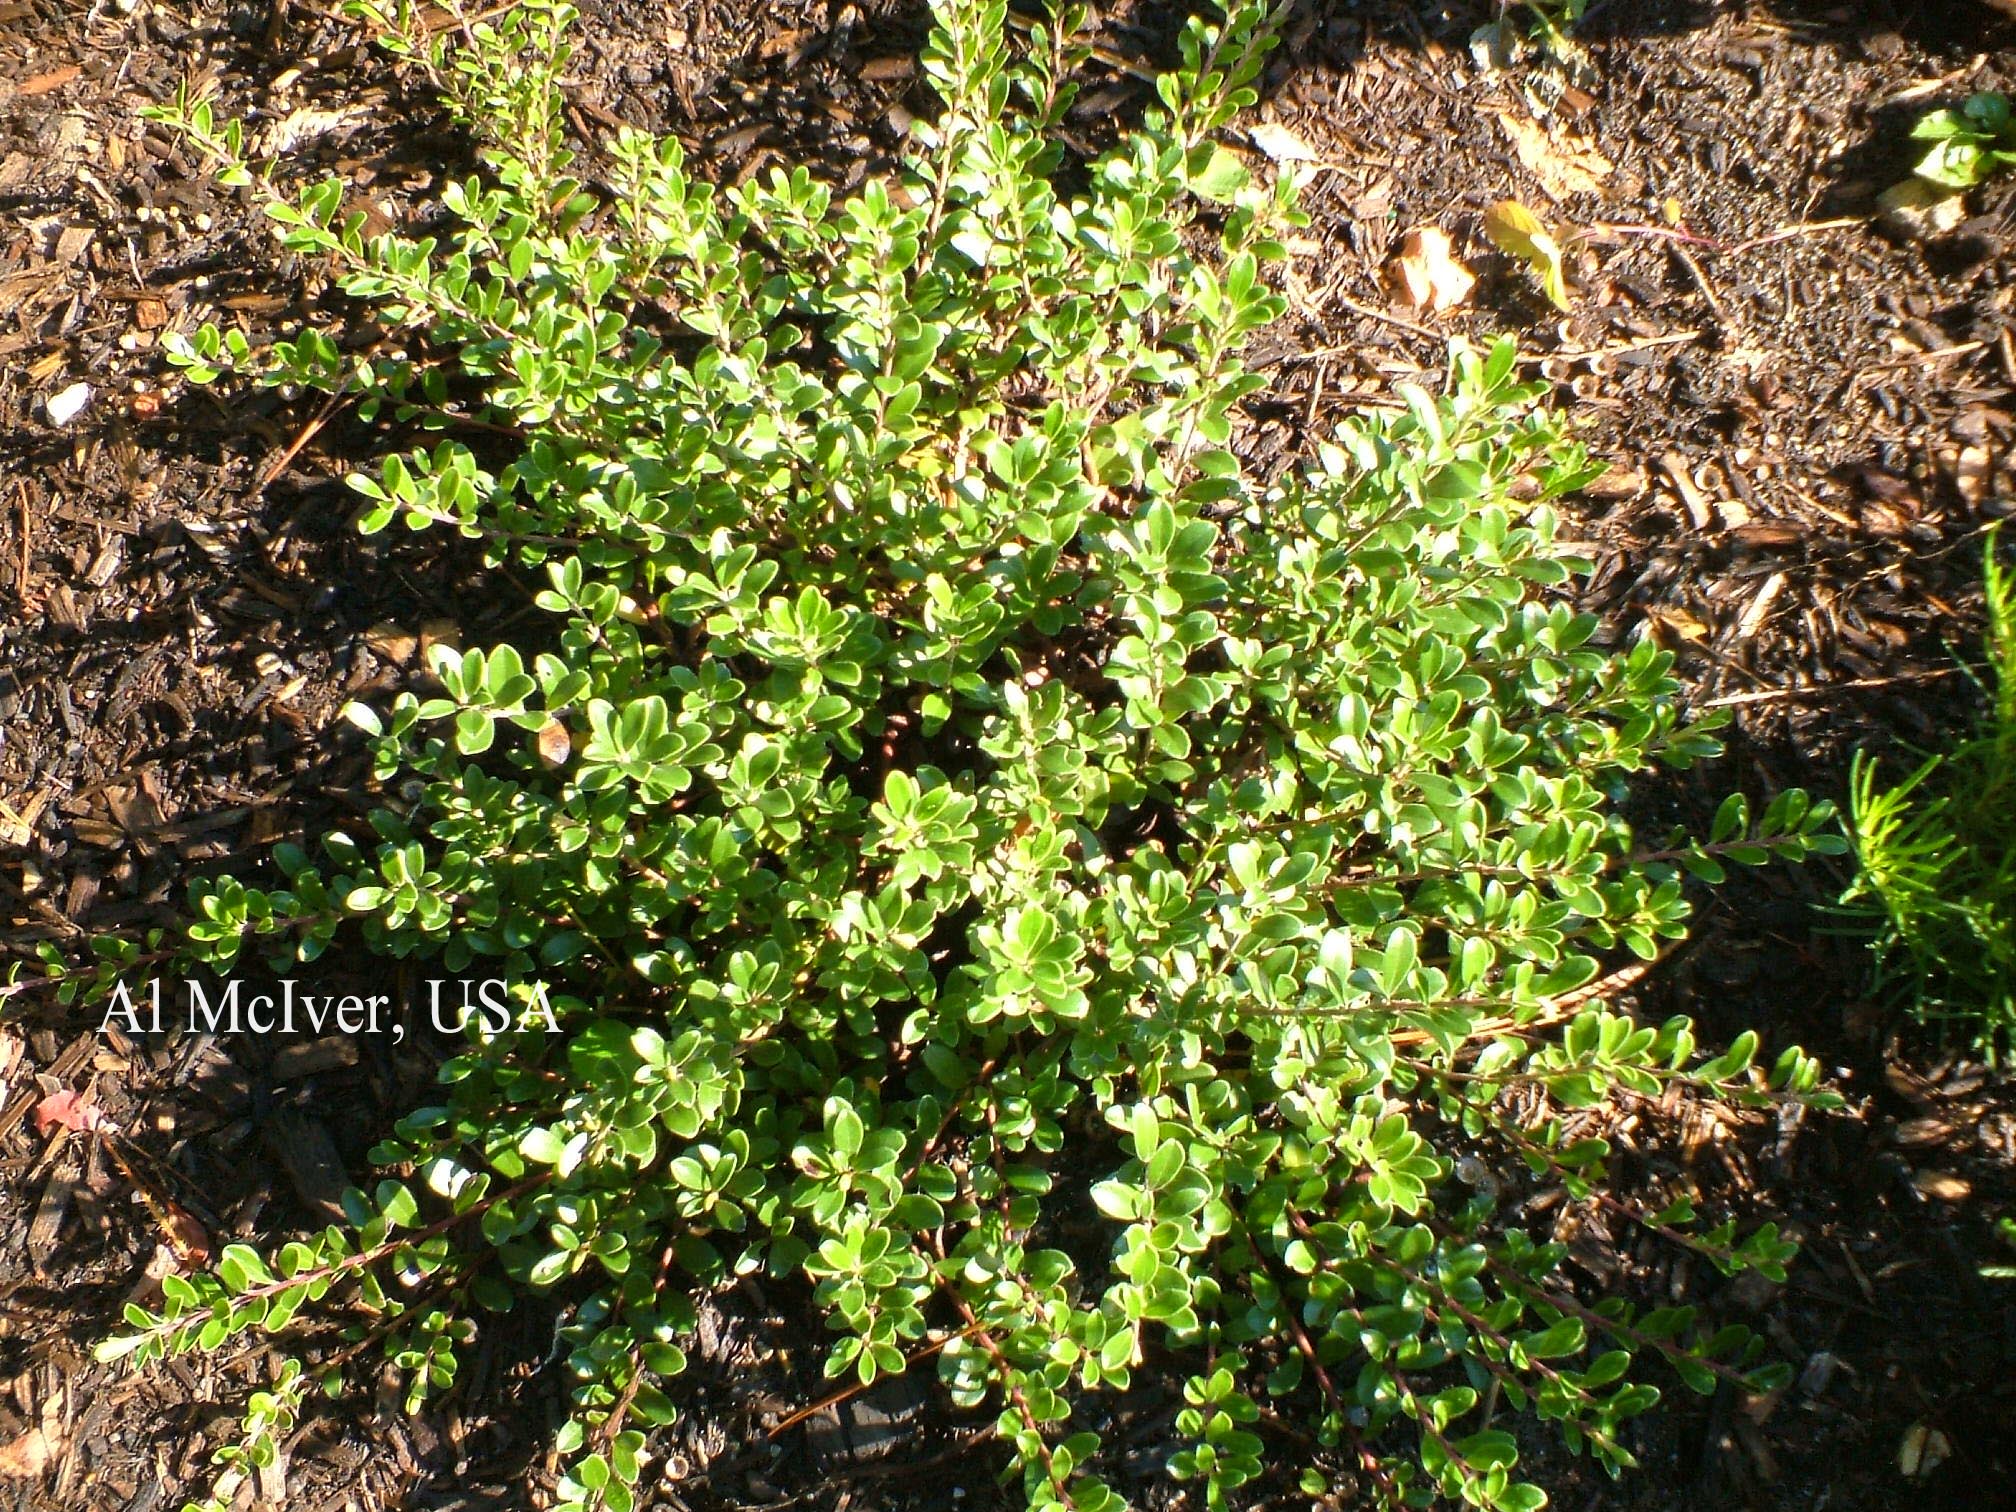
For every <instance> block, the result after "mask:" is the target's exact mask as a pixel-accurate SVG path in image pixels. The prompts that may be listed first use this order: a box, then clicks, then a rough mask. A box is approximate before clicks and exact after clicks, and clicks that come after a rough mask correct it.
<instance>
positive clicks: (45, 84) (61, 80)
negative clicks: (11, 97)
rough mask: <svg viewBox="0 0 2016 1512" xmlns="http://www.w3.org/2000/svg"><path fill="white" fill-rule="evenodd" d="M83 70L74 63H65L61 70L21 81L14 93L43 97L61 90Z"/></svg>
mask: <svg viewBox="0 0 2016 1512" xmlns="http://www.w3.org/2000/svg"><path fill="white" fill-rule="evenodd" d="M83 72H84V70H83V69H81V68H79V67H78V66H77V65H76V64H75V63H65V64H64V65H63V66H62V67H61V68H52V69H50V70H49V72H47V73H39V74H36V75H35V76H34V77H33V78H32V79H23V80H22V81H21V82H20V84H18V85H16V86H15V89H14V93H15V94H17V95H21V96H24V97H25V96H29V95H45V94H47V93H49V91H50V90H52V89H61V88H62V87H63V86H64V85H65V84H68V83H69V82H70V81H71V80H72V79H74V78H76V77H77V76H78V75H79V74H81V73H83Z"/></svg>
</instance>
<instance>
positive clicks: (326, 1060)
mask: <svg viewBox="0 0 2016 1512" xmlns="http://www.w3.org/2000/svg"><path fill="white" fill-rule="evenodd" d="M356 1064H357V1044H356V1041H354V1040H350V1039H346V1038H344V1037H343V1036H341V1035H330V1036H328V1037H327V1038H324V1039H319V1040H309V1041H307V1042H306V1043H305V1044H304V1043H296V1044H291V1045H287V1046H284V1047H282V1048H281V1049H280V1050H278V1051H276V1052H275V1053H274V1056H273V1066H272V1076H273V1080H274V1081H276V1082H290V1081H297V1080H299V1079H300V1078H301V1077H304V1076H316V1075H319V1074H320V1073H321V1072H324V1071H340V1070H342V1069H343V1068H344V1067H346V1066H354V1065H356Z"/></svg>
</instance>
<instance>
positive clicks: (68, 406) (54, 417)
mask: <svg viewBox="0 0 2016 1512" xmlns="http://www.w3.org/2000/svg"><path fill="white" fill-rule="evenodd" d="M90 402H91V385H90V384H88V383H73V384H71V385H70V387H68V388H66V389H64V390H63V391H62V392H61V393H58V394H51V395H50V396H49V398H48V399H47V400H46V401H45V403H44V408H46V409H47V410H48V412H49V423H50V424H51V425H57V426H62V425H68V424H69V423H70V422H71V421H72V420H75V419H76V418H77V417H78V416H79V415H81V414H83V413H84V406H85V405H87V404H89V403H90Z"/></svg>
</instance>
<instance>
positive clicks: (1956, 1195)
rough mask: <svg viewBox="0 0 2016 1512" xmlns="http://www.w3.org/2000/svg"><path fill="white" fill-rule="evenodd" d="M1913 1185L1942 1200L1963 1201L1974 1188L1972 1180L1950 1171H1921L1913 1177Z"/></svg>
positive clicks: (1928, 1195)
mask: <svg viewBox="0 0 2016 1512" xmlns="http://www.w3.org/2000/svg"><path fill="white" fill-rule="evenodd" d="M1911 1185H1913V1186H1914V1187H1916V1188H1917V1189H1918V1190H1919V1191H1921V1192H1923V1193H1924V1194H1925V1195H1926V1196H1927V1197H1932V1198H1935V1199H1937V1200H1938V1201H1940V1202H1963V1201H1965V1200H1966V1198H1967V1197H1968V1195H1969V1194H1970V1193H1971V1192H1973V1190H1974V1186H1973V1183H1972V1182H1970V1181H1968V1180H1966V1179H1965V1178H1964V1177H1960V1176H1955V1175H1953V1174H1952V1173H1951V1172H1950V1171H1920V1172H1918V1173H1917V1174H1916V1175H1915V1176H1913V1177H1912V1178H1911Z"/></svg>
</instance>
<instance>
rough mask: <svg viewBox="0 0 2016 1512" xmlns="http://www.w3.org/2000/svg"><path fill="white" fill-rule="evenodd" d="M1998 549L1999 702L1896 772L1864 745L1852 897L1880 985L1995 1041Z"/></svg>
mask: <svg viewBox="0 0 2016 1512" xmlns="http://www.w3.org/2000/svg"><path fill="white" fill-rule="evenodd" d="M1997 535H1998V532H1996V531H1990V533H1989V538H1988V548H1987V552H1986V579H1987V609H1988V632H1987V637H1986V650H1987V661H1988V668H1987V679H1986V681H1987V687H1986V691H1987V694H1988V712H1987V716H1986V718H1985V720H1984V721H1983V723H1982V726H1981V728H1980V729H1979V730H1978V731H1976V732H1975V733H1974V734H1973V735H1972V736H1971V737H1970V738H1969V739H1967V740H1966V741H1964V742H1963V743H1962V744H1961V745H1960V746H1959V747H1958V748H1957V749H1955V750H1953V751H1952V752H1950V753H1948V754H1945V755H1935V756H1930V757H1927V758H1926V759H1925V760H1923V761H1921V762H1920V763H1919V764H1918V766H1917V767H1916V768H1915V769H1914V770H1913V771H1912V772H1911V774H1910V775H1909V776H1908V777H1906V778H1904V780H1903V781H1901V782H1898V783H1896V784H1895V785H1888V784H1886V783H1885V782H1884V781H1883V779H1882V773H1881V766H1880V763H1878V762H1877V761H1876V760H1874V759H1871V758H1869V757H1867V756H1860V755H1858V757H1857V758H1856V762H1855V769H1854V774H1853V780H1852V783H1851V787H1850V802H1849V809H1848V818H1847V827H1848V832H1849V834H1850V835H1851V837H1852V838H1853V840H1854V844H1855V860H1856V873H1855V878H1854V881H1853V882H1852V883H1851V885H1850V887H1849V889H1848V892H1847V894H1846V896H1845V897H1844V899H1843V902H1844V903H1845V904H1846V905H1847V907H1848V908H1849V909H1850V910H1851V912H1852V913H1853V914H1855V915H1857V916H1860V917H1862V918H1864V919H1866V920H1868V921H1870V922H1871V924H1872V925H1873V927H1874V929H1875V932H1876V934H1875V942H1874V948H1875V952H1876V958H1877V985H1878V990H1879V991H1880V992H1883V993H1885V994H1890V995H1895V996H1897V997H1900V998H1902V999H1903V1000H1905V1001H1906V1002H1908V1003H1909V1005H1910V1006H1911V1008H1912V1010H1913V1011H1914V1012H1915V1013H1917V1014H1918V1015H1920V1016H1921V1017H1924V1018H1930V1019H1938V1020H1944V1021H1949V1022H1952V1023H1955V1024H1959V1025H1962V1026H1964V1028H1965V1031H1966V1033H1967V1034H1968V1035H1969V1036H1970V1037H1971V1038H1972V1039H1973V1041H1974V1043H1975V1044H1976V1045H1977V1046H1978V1047H1979V1048H1980V1049H1982V1050H1984V1051H1985V1052H1987V1053H1988V1054H1990V1055H1991V1056H1992V1055H1999V1054H2004V1053H2006V1052H2007V1051H2008V1049H2009V1045H2010V1039H2011V1035H2012V1033H2016V573H2012V572H2010V570H2009V569H2008V568H2007V567H2005V566H2004V565H2003V564H2002V562H2001V561H2000V559H1999V557H1998V556H1997V552H1996V539H1997Z"/></svg>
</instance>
